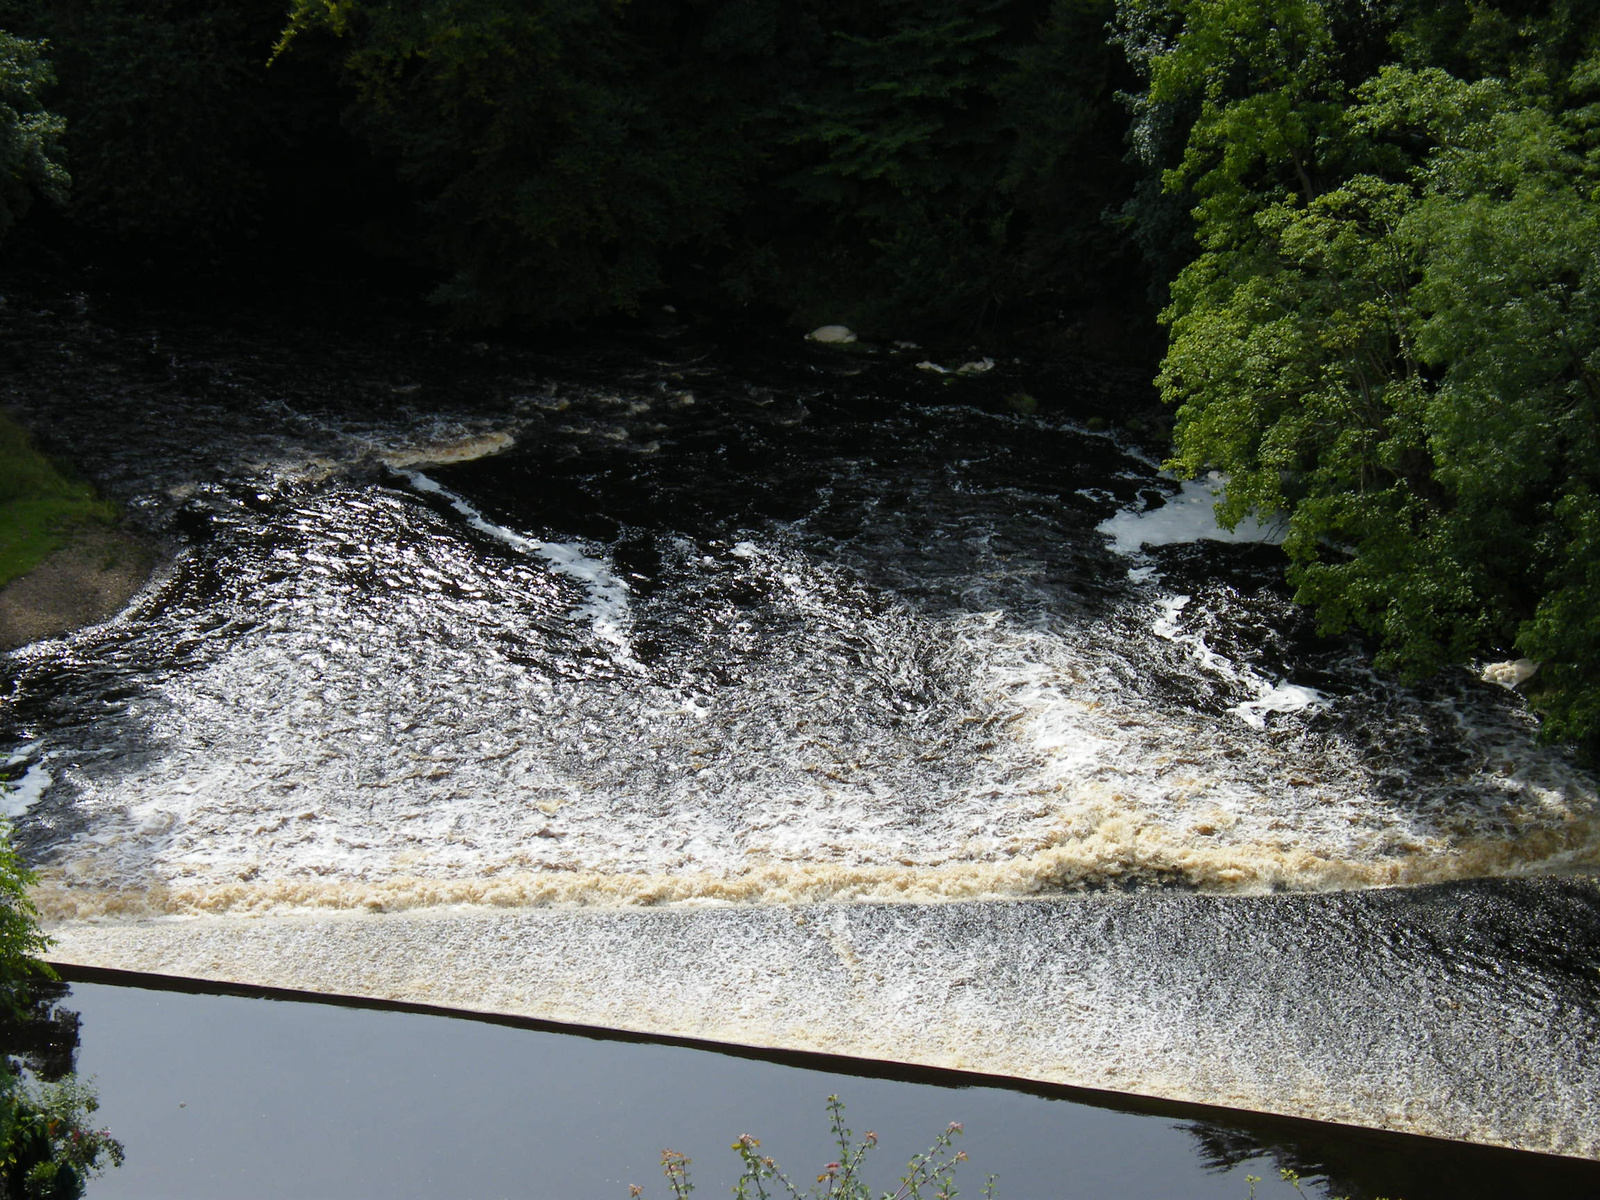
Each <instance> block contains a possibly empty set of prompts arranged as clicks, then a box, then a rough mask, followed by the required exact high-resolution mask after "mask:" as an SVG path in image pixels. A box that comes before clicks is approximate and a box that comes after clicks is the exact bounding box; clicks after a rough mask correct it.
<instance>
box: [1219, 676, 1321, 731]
mask: <svg viewBox="0 0 1600 1200" xmlns="http://www.w3.org/2000/svg"><path fill="white" fill-rule="evenodd" d="M1262 689H1263V690H1262V692H1261V694H1260V695H1259V696H1257V697H1256V698H1255V699H1254V700H1247V701H1245V702H1244V703H1242V704H1235V705H1234V706H1233V707H1232V708H1230V709H1228V711H1229V712H1231V713H1233V714H1234V715H1235V716H1236V717H1238V718H1239V719H1240V720H1241V721H1243V722H1244V723H1245V724H1246V725H1253V726H1255V727H1256V728H1257V729H1264V728H1266V724H1267V721H1266V714H1267V713H1290V712H1301V711H1303V710H1305V709H1308V708H1329V707H1331V704H1330V702H1329V700H1328V698H1327V697H1326V696H1324V695H1323V694H1322V693H1321V692H1319V691H1317V690H1316V689H1315V688H1308V687H1304V686H1302V685H1301V684H1297V683H1287V682H1283V681H1279V682H1277V683H1273V684H1263V685H1262Z"/></svg>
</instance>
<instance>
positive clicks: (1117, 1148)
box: [71, 973, 1600, 1200]
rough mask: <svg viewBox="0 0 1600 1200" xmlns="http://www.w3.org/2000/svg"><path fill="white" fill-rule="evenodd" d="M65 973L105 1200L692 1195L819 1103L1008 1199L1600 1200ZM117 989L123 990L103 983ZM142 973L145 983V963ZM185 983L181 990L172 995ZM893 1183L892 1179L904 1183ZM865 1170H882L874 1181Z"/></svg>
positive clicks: (1328, 1139) (1391, 1160)
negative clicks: (1299, 1188) (742, 1138)
mask: <svg viewBox="0 0 1600 1200" xmlns="http://www.w3.org/2000/svg"><path fill="white" fill-rule="evenodd" d="M88 974H94V975H96V977H97V979H98V980H101V981H99V982H85V981H82V980H80V981H79V982H77V983H75V984H74V985H73V991H72V996H71V999H72V1002H73V1003H74V1004H75V1005H76V1006H77V1008H78V1009H79V1010H80V1011H81V1012H82V1014H83V1034H84V1044H83V1049H82V1054H81V1057H82V1066H83V1070H84V1072H85V1074H93V1075H95V1076H96V1077H97V1087H98V1088H99V1091H100V1094H101V1098H102V1102H103V1110H102V1115H103V1117H104V1119H105V1120H106V1122H107V1123H108V1124H110V1125H111V1126H112V1128H113V1130H114V1131H115V1132H117V1133H118V1134H119V1135H120V1136H122V1137H123V1140H124V1141H125V1142H126V1143H127V1144H128V1147H129V1161H128V1164H127V1165H126V1166H125V1167H124V1168H123V1169H122V1170H121V1171H119V1172H116V1173H114V1174H113V1175H111V1176H108V1177H106V1178H104V1179H102V1180H99V1181H97V1183H96V1184H95V1187H94V1189H93V1193H92V1194H93V1195H94V1196H95V1197H96V1198H97V1200H106V1198H109V1197H117V1196H148V1195H161V1196H164V1197H171V1198H174V1200H176V1198H180V1197H186V1196H196V1197H201V1196H205V1197H211V1196H216V1195H228V1196H234V1197H248V1196H263V1197H265V1196H286V1195H295V1196H305V1197H317V1196H335V1195H337V1196H340V1197H361V1196H374V1197H376V1196H384V1197H391V1196H393V1197H401V1196H419V1197H436V1196H441V1195H451V1196H461V1197H478V1196H483V1197H489V1196H507V1197H512V1196H516V1197H552V1198H554V1197H564V1198H567V1200H572V1198H578V1197H596V1198H604V1197H621V1196H625V1195H626V1194H627V1185H628V1184H629V1183H639V1184H642V1185H645V1186H646V1188H647V1191H646V1194H647V1195H654V1196H658V1197H659V1196H663V1195H666V1194H668V1193H667V1189H666V1185H665V1182H664V1181H663V1180H661V1179H660V1177H659V1174H658V1166H657V1157H658V1154H659V1151H660V1150H661V1148H662V1147H663V1146H671V1147H673V1148H674V1149H678V1150H682V1151H683V1152H685V1153H688V1154H689V1155H691V1157H693V1158H694V1159H695V1160H696V1164H695V1177H696V1179H697V1181H698V1182H699V1185H700V1187H701V1190H702V1191H704V1192H708V1193H714V1192H716V1191H718V1190H719V1189H720V1188H721V1186H723V1185H724V1184H725V1183H726V1182H728V1181H731V1179H732V1178H733V1177H734V1175H735V1173H736V1162H735V1157H734V1155H733V1154H732V1153H731V1152H729V1151H728V1149H727V1146H728V1143H729V1142H730V1141H732V1139H733V1138H734V1137H735V1136H737V1135H738V1134H740V1133H744V1132H750V1133H755V1134H757V1135H758V1136H760V1137H761V1138H762V1144H763V1149H764V1150H767V1151H770V1152H771V1153H772V1154H774V1156H775V1157H777V1159H778V1161H779V1162H780V1163H782V1164H783V1165H785V1166H786V1167H787V1168H789V1169H790V1171H791V1173H792V1174H793V1175H795V1176H797V1177H802V1178H803V1177H804V1173H805V1171H806V1170H807V1169H810V1168H813V1167H817V1166H820V1164H821V1163H822V1162H824V1161H826V1159H827V1157H828V1156H829V1153H830V1151H829V1147H828V1144H827V1131H826V1116H825V1113H824V1111H823V1101H824V1098H825V1097H826V1096H827V1095H828V1094H830V1093H834V1092H836V1093H838V1094H840V1095H841V1096H843V1097H844V1099H845V1101H846V1103H847V1105H848V1106H849V1107H848V1113H847V1116H848V1118H849V1121H850V1123H851V1124H852V1126H853V1127H854V1128H856V1129H857V1131H858V1132H863V1131H865V1130H866V1129H868V1128H871V1129H873V1130H875V1131H876V1132H877V1133H878V1134H879V1135H880V1138H881V1141H882V1145H883V1149H882V1151H881V1152H880V1154H879V1156H878V1158H879V1161H880V1162H881V1163H882V1164H884V1167H885V1170H886V1171H887V1170H888V1169H889V1168H890V1167H891V1166H892V1165H894V1164H896V1163H903V1162H904V1161H905V1159H906V1158H907V1157H909V1155H910V1154H911V1153H913V1152H915V1151H916V1150H919V1149H922V1148H923V1147H924V1146H925V1145H926V1144H927V1142H928V1141H930V1140H931V1139H932V1137H933V1136H934V1135H935V1134H936V1133H937V1132H938V1131H939V1130H940V1129H942V1128H943V1127H944V1126H945V1124H947V1123H948V1122H949V1121H952V1120H959V1121H961V1122H963V1124H964V1125H965V1128H966V1133H965V1135H964V1139H963V1143H962V1148H963V1149H965V1150H966V1151H967V1152H968V1153H969V1155H970V1156H971V1159H972V1162H971V1164H970V1167H971V1170H970V1172H969V1174H968V1175H967V1179H966V1182H967V1184H968V1185H969V1188H970V1189H971V1190H972V1191H974V1192H975V1191H976V1189H977V1186H978V1184H979V1182H980V1181H981V1179H982V1176H983V1175H984V1174H985V1173H987V1172H990V1171H993V1172H995V1173H997V1174H998V1175H999V1176H1000V1179H999V1183H998V1195H999V1196H1000V1197H1002V1198H1003V1200H1045V1198H1047V1197H1061V1198H1063V1200H1065V1198H1068V1197H1076V1198H1080V1200H1136V1198H1138V1200H1144V1198H1147V1197H1168V1196H1171V1197H1185V1198H1186V1200H1207V1198H1212V1197H1214V1198H1216V1200H1243V1198H1244V1197H1245V1196H1246V1195H1247V1194H1248V1191H1249V1185H1248V1184H1247V1183H1246V1182H1245V1176H1246V1175H1247V1174H1254V1175H1258V1176H1263V1177H1264V1179H1265V1181H1264V1183H1263V1184H1262V1185H1261V1186H1260V1187H1259V1188H1258V1189H1257V1195H1259V1196H1261V1197H1263V1200H1268V1198H1271V1197H1289V1196H1292V1195H1293V1194H1294V1193H1293V1192H1292V1190H1290V1189H1289V1188H1288V1187H1287V1186H1286V1185H1284V1184H1282V1183H1281V1182H1279V1180H1278V1169H1279V1168H1280V1167H1290V1168H1292V1169H1294V1170H1295V1171H1297V1172H1299V1173H1300V1174H1301V1175H1302V1176H1303V1177H1304V1178H1305V1179H1306V1181H1307V1182H1306V1185H1305V1186H1306V1194H1307V1195H1310V1196H1318V1195H1322V1196H1346V1195H1348V1196H1350V1197H1352V1200H1374V1198H1375V1197H1378V1196H1390V1197H1396V1198H1401V1197H1403V1198H1405V1200H1444V1198H1445V1197H1450V1198H1451V1200H1476V1198H1479V1197H1483V1198H1487V1197H1491V1196H1493V1197H1501V1196H1505V1195H1509V1194H1519V1193H1520V1194H1534V1193H1544V1194H1551V1195H1580V1194H1593V1193H1594V1192H1595V1190H1596V1188H1597V1186H1600V1166H1596V1165H1595V1164H1588V1163H1580V1162H1576V1161H1574V1160H1562V1159H1554V1158H1549V1157H1544V1156H1538V1155H1529V1154H1518V1153H1513V1152H1508V1151H1492V1150H1486V1149H1482V1148H1477V1147H1470V1146H1464V1145H1461V1144H1457V1143H1448V1142H1438V1141H1431V1140H1428V1139H1422V1138H1410V1137H1401V1136H1395V1135H1381V1134H1374V1133H1370V1132H1365V1131H1358V1130H1350V1129H1346V1128H1341V1127H1337V1126H1328V1125H1318V1124H1314V1123H1310V1122H1296V1121H1285V1120H1280V1119H1274V1118H1268V1117H1262V1116H1255V1115H1251V1114H1244V1113H1229V1112H1224V1111H1222V1110H1205V1109H1197V1108H1194V1107H1186V1106H1181V1105H1175V1104H1168V1103H1161V1102H1142V1101H1138V1100H1135V1099H1133V1098H1129V1097H1119V1096H1114V1095H1111V1094H1109V1093H1092V1092H1083V1091H1073V1090H1069V1089H1062V1088H1047V1087H1021V1088H1018V1087H1010V1086H1005V1085H1003V1084H1002V1083H1001V1081H998V1080H990V1079H979V1080H978V1081H976V1082H975V1077H971V1076H961V1075H955V1074H952V1073H948V1072H936V1071H927V1070H917V1069H911V1068H894V1067H873V1066H870V1065H866V1064H861V1063H857V1062H852V1061H849V1060H844V1059H838V1058H829V1057H826V1056H820V1055H802V1054H793V1053H758V1052H753V1051H740V1050H737V1049H729V1048H725V1047H722V1048H712V1047H707V1046H704V1045H694V1044H692V1043H687V1042H676V1043H670V1042H660V1041H650V1040H647V1039H642V1038H636V1037H629V1036H622V1035H616V1034H611V1033H606V1032H603V1031H598V1030H577V1031H572V1030H566V1031H560V1032H558V1030H559V1029H560V1027H554V1026H541V1025H539V1024H537V1023H533V1022H526V1021H514V1020H505V1019H480V1018H460V1017H454V1018H452V1017H445V1016H441V1015H437V1014H433V1013H429V1012H426V1011H422V1010H418V1009H415V1008H405V1007H403V1006H393V1005H391V1006H359V1007H358V1006H355V1005H350V1004H342V1003H339V1002H329V1001H326V1000H322V1001H318V1002H314V1003H313V1002H310V1001H309V1000H308V999H305V998H296V999H294V1000H286V999H283V998H282V997H284V996H286V995H287V994H285V993H277V994H275V995H276V996H277V997H279V998H277V999H273V998H270V997H269V996H268V995H267V994H252V993H250V992H248V991H246V990H245V989H233V990H232V991H231V992H229V993H227V994H218V993H202V992H195V991H174V990H156V989H153V988H148V987H131V986H125V985H126V983H127V981H128V980H130V979H131V978H133V977H130V976H119V975H115V974H112V973H88ZM113 978H114V979H117V980H119V983H118V984H116V985H113V984H109V983H106V982H103V980H106V979H113ZM144 981H145V982H152V980H150V979H149V978H146V979H145V980H144ZM178 986H183V985H181V984H180V985H178ZM891 1173H892V1172H891ZM874 1182H875V1183H881V1182H887V1176H886V1177H885V1179H884V1180H874Z"/></svg>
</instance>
